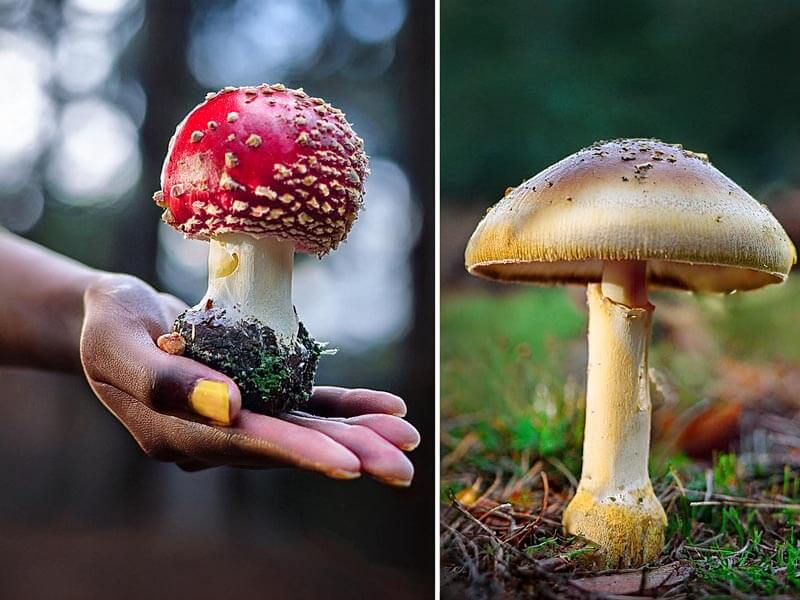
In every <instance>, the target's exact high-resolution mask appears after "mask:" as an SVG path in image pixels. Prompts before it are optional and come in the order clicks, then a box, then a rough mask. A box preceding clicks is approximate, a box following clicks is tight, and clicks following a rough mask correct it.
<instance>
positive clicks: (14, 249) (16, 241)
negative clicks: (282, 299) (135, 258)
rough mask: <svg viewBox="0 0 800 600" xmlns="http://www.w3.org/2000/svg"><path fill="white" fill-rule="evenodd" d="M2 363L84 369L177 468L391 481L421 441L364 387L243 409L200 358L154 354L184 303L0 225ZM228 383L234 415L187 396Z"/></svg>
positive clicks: (394, 408)
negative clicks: (302, 403) (214, 411)
mask: <svg viewBox="0 0 800 600" xmlns="http://www.w3.org/2000/svg"><path fill="white" fill-rule="evenodd" d="M0 273H2V274H3V280H4V281H6V282H13V285H3V286H0V364H3V365H17V366H25V367H33V368H39V369H48V370H60V371H68V372H69V371H72V372H76V373H82V374H83V375H84V376H85V377H86V380H87V382H88V384H89V386H90V387H91V388H92V390H93V391H94V393H95V395H96V396H97V397H98V398H99V399H100V401H101V402H102V403H103V404H104V405H105V406H106V408H108V410H109V411H111V413H112V414H113V415H114V416H115V417H116V418H117V419H118V420H119V421H120V422H121V423H122V424H123V425H124V426H125V427H126V428H127V429H128V431H129V432H130V434H131V435H132V436H133V438H134V439H135V440H136V442H137V443H138V444H139V446H140V447H141V448H142V450H143V451H144V452H145V454H147V455H148V456H149V457H151V458H155V459H157V460H163V461H169V462H174V463H176V464H177V465H178V466H180V467H181V468H183V469H185V470H190V471H191V470H198V469H205V468H209V467H216V466H222V465H228V466H236V467H256V468H267V467H295V468H299V469H306V470H310V471H316V472H319V473H323V474H325V475H327V476H329V477H333V478H337V479H353V478H356V477H359V476H360V475H361V474H362V473H366V474H368V475H371V476H372V477H374V478H375V479H377V480H379V481H381V482H384V483H387V484H390V485H395V486H399V487H405V486H408V485H410V483H411V479H412V478H413V475H414V467H413V466H412V464H411V462H410V461H409V460H408V459H407V458H406V457H405V454H404V451H409V450H412V449H413V448H415V447H416V446H417V444H418V443H419V434H418V433H417V431H416V429H414V427H413V426H411V425H410V424H409V423H407V422H406V421H405V420H403V419H402V417H403V416H404V415H405V412H406V407H405V403H404V402H403V401H402V400H401V399H400V398H398V397H397V396H395V395H393V394H389V393H387V392H379V391H373V390H362V389H345V388H337V387H317V388H315V389H314V393H313V395H312V398H311V401H310V403H309V406H308V411H309V412H307V413H306V412H304V413H299V412H298V413H291V414H288V415H283V416H281V417H280V418H275V417H268V416H265V415H260V414H256V413H253V412H250V411H248V410H244V409H241V398H240V395H239V390H238V389H237V387H236V385H235V384H234V383H233V381H231V380H230V379H229V378H228V377H226V376H225V375H223V374H222V373H219V372H217V371H214V370H212V369H211V368H209V367H206V366H205V365H203V364H200V363H197V362H195V361H192V360H189V359H187V358H184V357H181V356H173V355H170V354H167V353H166V352H163V351H161V350H160V349H159V348H158V346H157V345H156V342H155V340H156V339H157V338H158V337H159V336H160V335H162V334H163V333H166V332H168V331H169V329H170V327H171V324H172V322H173V321H174V320H175V317H176V316H177V315H178V314H179V313H180V312H181V311H182V310H184V309H185V308H186V305H185V304H184V303H183V302H181V301H180V300H178V299H177V298H175V297H174V296H170V295H169V294H164V293H159V292H157V291H156V290H154V289H153V288H152V287H150V286H149V285H147V284H146V283H144V282H142V281H141V280H139V279H136V278H135V277H131V276H128V275H118V274H112V273H104V272H100V271H95V270H93V269H89V268H88V267H86V266H84V265H82V264H80V263H77V262H74V261H72V260H70V259H67V258H65V257H63V256H60V255H58V254H55V253H53V252H50V251H49V250H46V249H44V248H42V247H40V246H37V245H36V244H33V243H31V242H28V241H26V240H23V239H21V238H18V237H16V236H13V235H11V234H8V233H4V232H0ZM203 379H205V380H211V381H215V382H221V383H224V384H225V385H226V386H227V388H228V397H229V402H230V418H231V423H230V425H227V426H221V425H216V424H214V423H210V422H208V421H207V420H205V419H204V418H203V417H200V416H199V415H195V414H193V413H192V410H191V408H190V404H189V402H188V399H189V396H190V394H191V392H192V390H193V389H194V387H195V385H196V384H197V382H198V381H200V380H203Z"/></svg>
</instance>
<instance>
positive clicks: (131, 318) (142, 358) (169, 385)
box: [81, 293, 241, 424]
mask: <svg viewBox="0 0 800 600" xmlns="http://www.w3.org/2000/svg"><path fill="white" fill-rule="evenodd" d="M85 302H86V318H85V322H84V328H83V332H82V335H81V357H82V362H83V365H84V369H85V370H86V374H87V376H88V377H89V378H91V379H93V380H95V381H98V382H101V383H108V384H110V385H113V386H115V387H117V388H119V389H121V390H123V391H124V392H126V393H127V394H129V395H130V396H133V397H134V398H137V399H138V400H140V401H141V402H144V403H145V404H147V405H148V406H150V407H152V408H158V409H162V410H166V409H186V410H190V411H192V412H194V413H195V414H197V415H200V416H202V417H204V418H206V419H207V420H209V421H212V422H218V423H222V424H230V423H231V422H233V421H234V420H235V419H236V417H237V415H238V414H239V411H240V409H241V396H240V394H239V389H238V387H237V386H236V384H235V383H234V382H233V381H232V380H231V379H230V378H229V377H227V376H226V375H223V374H222V373H219V372H217V371H214V370H213V369H211V368H210V367H207V366H205V365H203V364H201V363H198V362H195V361H192V360H189V359H188V358H184V357H181V356H172V355H170V354H167V353H166V352H162V351H161V350H160V349H159V348H158V347H157V346H156V344H155V342H154V341H153V338H152V333H151V332H150V331H148V330H147V328H146V327H145V326H144V325H143V324H142V322H141V321H140V320H139V319H138V318H137V314H136V313H134V314H132V313H131V308H129V307H127V306H122V307H120V305H119V304H117V303H115V302H114V301H113V297H111V296H109V295H107V294H88V293H87V297H86V301H85ZM146 309H148V308H147V307H142V308H140V309H139V310H146ZM153 333H157V332H153Z"/></svg>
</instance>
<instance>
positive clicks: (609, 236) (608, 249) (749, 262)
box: [465, 139, 797, 292]
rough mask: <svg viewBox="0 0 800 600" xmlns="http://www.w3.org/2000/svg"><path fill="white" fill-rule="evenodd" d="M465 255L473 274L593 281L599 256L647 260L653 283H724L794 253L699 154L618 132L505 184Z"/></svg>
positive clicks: (758, 273) (742, 283) (777, 272)
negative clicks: (615, 136)
mask: <svg viewBox="0 0 800 600" xmlns="http://www.w3.org/2000/svg"><path fill="white" fill-rule="evenodd" d="M465 259H466V267H467V270H468V271H469V272H470V273H472V274H473V275H478V276H481V277H486V278H490V279H499V280H504V281H522V282H534V283H551V284H554V283H577V284H585V283H589V282H594V281H599V280H600V278H601V275H602V267H603V261H606V260H645V261H648V279H649V282H650V283H651V284H653V285H656V286H662V287H672V288H679V289H686V290H696V291H710V292H731V291H734V290H749V289H755V288H759V287H762V286H764V285H768V284H770V283H780V282H782V281H784V280H785V279H786V276H787V275H788V273H789V270H790V269H791V267H792V265H793V264H794V263H795V262H796V260H797V254H796V252H795V249H794V246H793V244H792V242H791V241H790V240H789V237H788V236H787V235H786V232H785V231H784V230H783V228H782V227H781V225H780V223H778V221H777V220H776V219H775V217H773V216H772V214H771V213H770V212H769V210H767V208H766V207H765V206H764V205H762V204H760V203H758V202H757V201H756V200H755V199H754V198H753V197H752V196H750V195H749V194H748V193H747V192H745V191H744V190H743V189H742V188H740V187H739V186H738V185H736V184H735V183H734V182H733V181H731V180H730V179H728V178H727V177H726V176H725V175H723V174H722V173H721V172H719V171H718V170H717V169H716V168H714V167H713V166H712V165H711V163H710V162H709V161H708V158H707V157H706V156H705V155H703V154H698V153H694V152H690V151H688V150H684V149H683V148H682V147H681V146H680V145H673V144H665V143H664V142H661V141H658V140H651V139H624V140H614V141H610V142H598V143H597V144H595V145H593V146H591V147H589V148H585V149H583V150H581V151H580V152H577V153H575V154H572V155H571V156H568V157H567V158H565V159H563V160H562V161H560V162H558V163H556V164H555V165H553V166H551V167H549V168H548V169H546V170H544V171H542V172H541V173H539V174H538V175H536V176H534V177H533V178H531V179H529V180H528V181H526V182H524V183H522V184H521V185H520V186H519V187H517V188H514V189H512V190H509V191H508V192H507V194H506V196H505V197H504V198H503V199H502V200H501V201H500V202H498V203H497V204H496V205H495V206H494V207H493V208H492V209H491V210H489V211H488V213H487V214H486V216H485V217H484V218H483V220H482V221H481V223H480V224H479V225H478V227H477V229H476V230H475V232H474V233H473V234H472V237H471V238H470V241H469V244H468V245H467V250H466V254H465Z"/></svg>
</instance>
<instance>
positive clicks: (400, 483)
mask: <svg viewBox="0 0 800 600" xmlns="http://www.w3.org/2000/svg"><path fill="white" fill-rule="evenodd" d="M375 479H377V480H378V481H380V482H381V483H385V484H387V485H391V486H394V487H399V488H407V487H409V486H411V480H410V479H394V478H392V477H376V478H375Z"/></svg>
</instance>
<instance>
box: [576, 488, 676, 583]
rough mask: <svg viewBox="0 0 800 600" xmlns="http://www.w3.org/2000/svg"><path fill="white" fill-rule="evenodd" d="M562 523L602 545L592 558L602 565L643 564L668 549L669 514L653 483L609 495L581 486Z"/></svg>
mask: <svg viewBox="0 0 800 600" xmlns="http://www.w3.org/2000/svg"><path fill="white" fill-rule="evenodd" d="M562 522H563V524H564V530H565V531H566V532H567V533H569V534H572V535H581V536H583V537H585V538H586V539H588V540H591V541H592V542H594V543H595V544H597V545H598V550H597V552H595V553H593V554H592V555H591V557H590V560H591V561H592V562H594V564H595V565H596V566H599V567H601V568H611V569H617V568H629V567H630V568H634V567H640V566H642V565H643V564H645V563H647V562H650V561H651V560H653V559H654V558H656V557H657V556H658V555H659V554H660V553H661V551H662V550H663V548H664V532H665V531H666V528H667V515H666V514H665V513H664V509H663V508H662V507H661V504H660V503H659V501H658V499H657V498H656V497H655V494H654V493H653V488H652V486H651V485H650V484H649V483H648V484H647V486H646V487H645V488H642V489H640V490H635V491H633V492H626V493H620V494H617V495H614V496H608V497H606V498H598V497H596V496H595V495H594V494H592V493H590V492H588V491H587V490H585V489H582V488H581V487H580V486H579V487H578V492H577V493H576V494H575V497H574V498H573V499H572V501H571V502H570V503H569V505H568V506H567V508H566V510H565V511H564V516H563V518H562Z"/></svg>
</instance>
